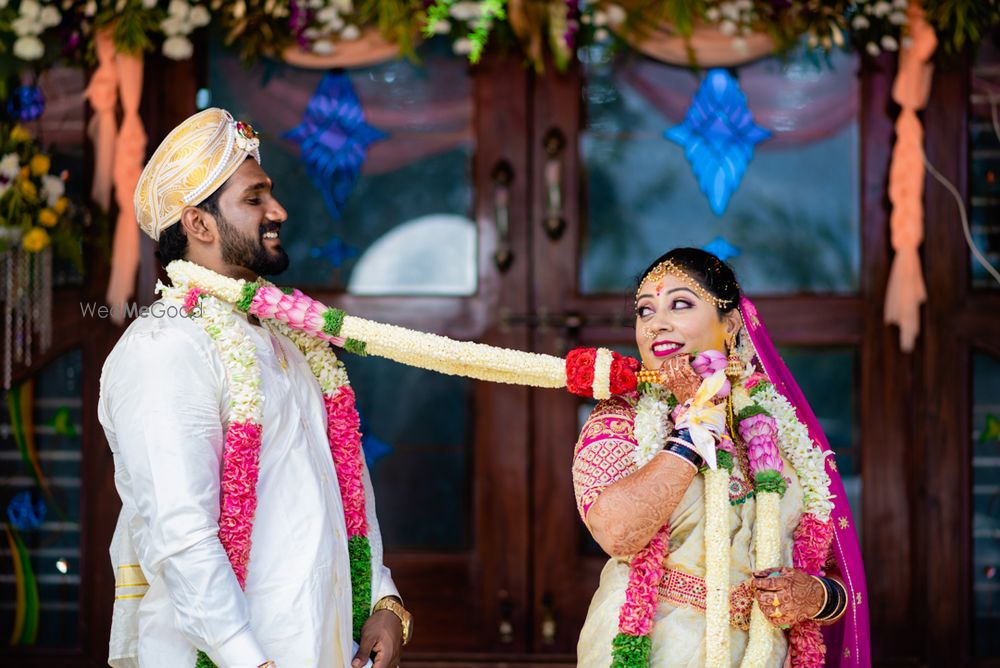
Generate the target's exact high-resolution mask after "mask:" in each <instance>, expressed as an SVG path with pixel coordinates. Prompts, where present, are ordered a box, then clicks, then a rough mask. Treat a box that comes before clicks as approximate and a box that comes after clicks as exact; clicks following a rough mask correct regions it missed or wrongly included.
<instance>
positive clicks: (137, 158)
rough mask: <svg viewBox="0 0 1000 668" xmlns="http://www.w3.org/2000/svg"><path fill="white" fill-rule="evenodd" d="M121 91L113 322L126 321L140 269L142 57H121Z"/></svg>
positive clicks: (111, 289)
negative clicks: (136, 197) (138, 197)
mask: <svg viewBox="0 0 1000 668" xmlns="http://www.w3.org/2000/svg"><path fill="white" fill-rule="evenodd" d="M115 61H116V64H117V67H118V90H119V94H120V96H121V105H122V113H123V117H122V126H121V131H120V132H119V133H118V137H117V140H116V141H115V153H114V181H115V200H116V201H117V203H118V222H117V224H116V225H115V238H114V243H113V245H112V254H111V277H110V279H109V281H108V291H107V294H106V296H105V299H106V301H107V303H108V305H109V306H111V307H112V313H113V316H112V318H113V320H114V321H115V322H116V323H119V324H120V323H121V322H123V321H124V319H125V304H126V302H127V301H128V299H129V298H130V297H131V296H132V292H133V289H134V285H135V276H136V272H137V271H138V268H139V226H138V223H136V220H135V207H134V204H133V197H134V195H135V187H136V184H137V183H138V182H139V175H140V174H141V173H142V166H143V162H144V160H145V158H146V131H145V130H144V129H143V127H142V119H141V118H140V117H139V102H140V101H141V99H142V68H143V61H142V54H126V53H119V54H118V55H117V56H115Z"/></svg>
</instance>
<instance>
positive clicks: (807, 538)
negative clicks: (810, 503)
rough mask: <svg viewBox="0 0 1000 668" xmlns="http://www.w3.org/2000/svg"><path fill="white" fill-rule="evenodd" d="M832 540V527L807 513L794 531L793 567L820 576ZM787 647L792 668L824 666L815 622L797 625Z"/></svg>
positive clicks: (822, 650) (791, 633) (830, 523)
mask: <svg viewBox="0 0 1000 668" xmlns="http://www.w3.org/2000/svg"><path fill="white" fill-rule="evenodd" d="M832 540H833V523H832V522H830V521H829V520H827V521H826V522H824V521H823V520H821V519H819V518H818V517H816V516H815V515H813V514H812V513H806V514H804V515H803V516H802V519H801V520H799V525H798V526H797V527H796V528H795V534H794V541H795V542H794V543H793V545H792V564H793V565H794V566H795V568H797V569H798V570H800V571H804V572H806V573H809V574H810V575H823V573H824V571H823V567H824V566H825V565H826V557H827V554H829V552H830V543H831V541H832ZM788 644H789V646H790V648H791V653H792V666H794V668H814V667H818V666H823V665H824V663H825V660H826V645H825V644H824V643H823V632H822V631H821V630H820V626H819V624H818V623H817V622H814V621H812V620H806V621H803V622H799V623H798V624H796V625H795V626H794V627H792V630H791V631H790V632H789V636H788Z"/></svg>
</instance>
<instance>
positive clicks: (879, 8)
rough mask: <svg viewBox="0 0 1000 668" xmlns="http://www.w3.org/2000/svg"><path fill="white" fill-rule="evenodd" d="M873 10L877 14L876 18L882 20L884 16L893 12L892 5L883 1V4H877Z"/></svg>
mask: <svg viewBox="0 0 1000 668" xmlns="http://www.w3.org/2000/svg"><path fill="white" fill-rule="evenodd" d="M873 9H874V12H875V16H877V17H879V18H882V17H883V16H885V15H886V14H888V13H889V12H891V11H892V5H890V4H889V3H888V2H885V1H884V0H883V1H882V2H876V3H875V7H874V8H873Z"/></svg>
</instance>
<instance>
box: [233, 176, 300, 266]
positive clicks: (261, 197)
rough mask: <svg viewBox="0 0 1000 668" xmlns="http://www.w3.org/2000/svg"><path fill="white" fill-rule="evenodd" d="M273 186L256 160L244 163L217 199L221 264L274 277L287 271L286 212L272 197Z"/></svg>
mask: <svg viewBox="0 0 1000 668" xmlns="http://www.w3.org/2000/svg"><path fill="white" fill-rule="evenodd" d="M271 188H272V182H271V179H270V178H269V177H268V176H267V174H266V173H265V172H264V170H263V169H261V167H260V165H258V164H257V162H256V161H255V160H251V159H247V160H246V161H245V162H244V163H243V164H242V165H241V166H240V168H239V169H238V170H236V173H235V174H233V175H232V176H231V177H230V178H229V180H228V182H227V183H226V187H225V190H224V191H223V192H222V194H221V195H220V196H219V216H218V217H217V220H216V224H217V225H218V229H219V241H220V243H221V246H222V249H221V250H222V261H223V262H225V263H226V264H228V265H233V266H237V267H243V268H245V269H249V270H250V271H252V272H253V273H255V274H259V275H262V276H273V275H276V274H280V273H281V272H283V271H284V270H285V269H287V268H288V253H286V252H285V249H284V248H282V247H281V236H280V234H281V226H282V225H283V224H284V222H285V220H286V219H287V218H288V212H287V211H285V208H284V207H283V206H281V203H280V202H279V201H278V200H277V199H276V198H275V197H274V194H273V193H272V191H271Z"/></svg>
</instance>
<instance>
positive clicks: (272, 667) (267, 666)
mask: <svg viewBox="0 0 1000 668" xmlns="http://www.w3.org/2000/svg"><path fill="white" fill-rule="evenodd" d="M257 668H278V664H276V663H275V662H274V661H272V660H271V659H268V660H267V661H265V662H264V663H262V664H260V665H259V666H257Z"/></svg>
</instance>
